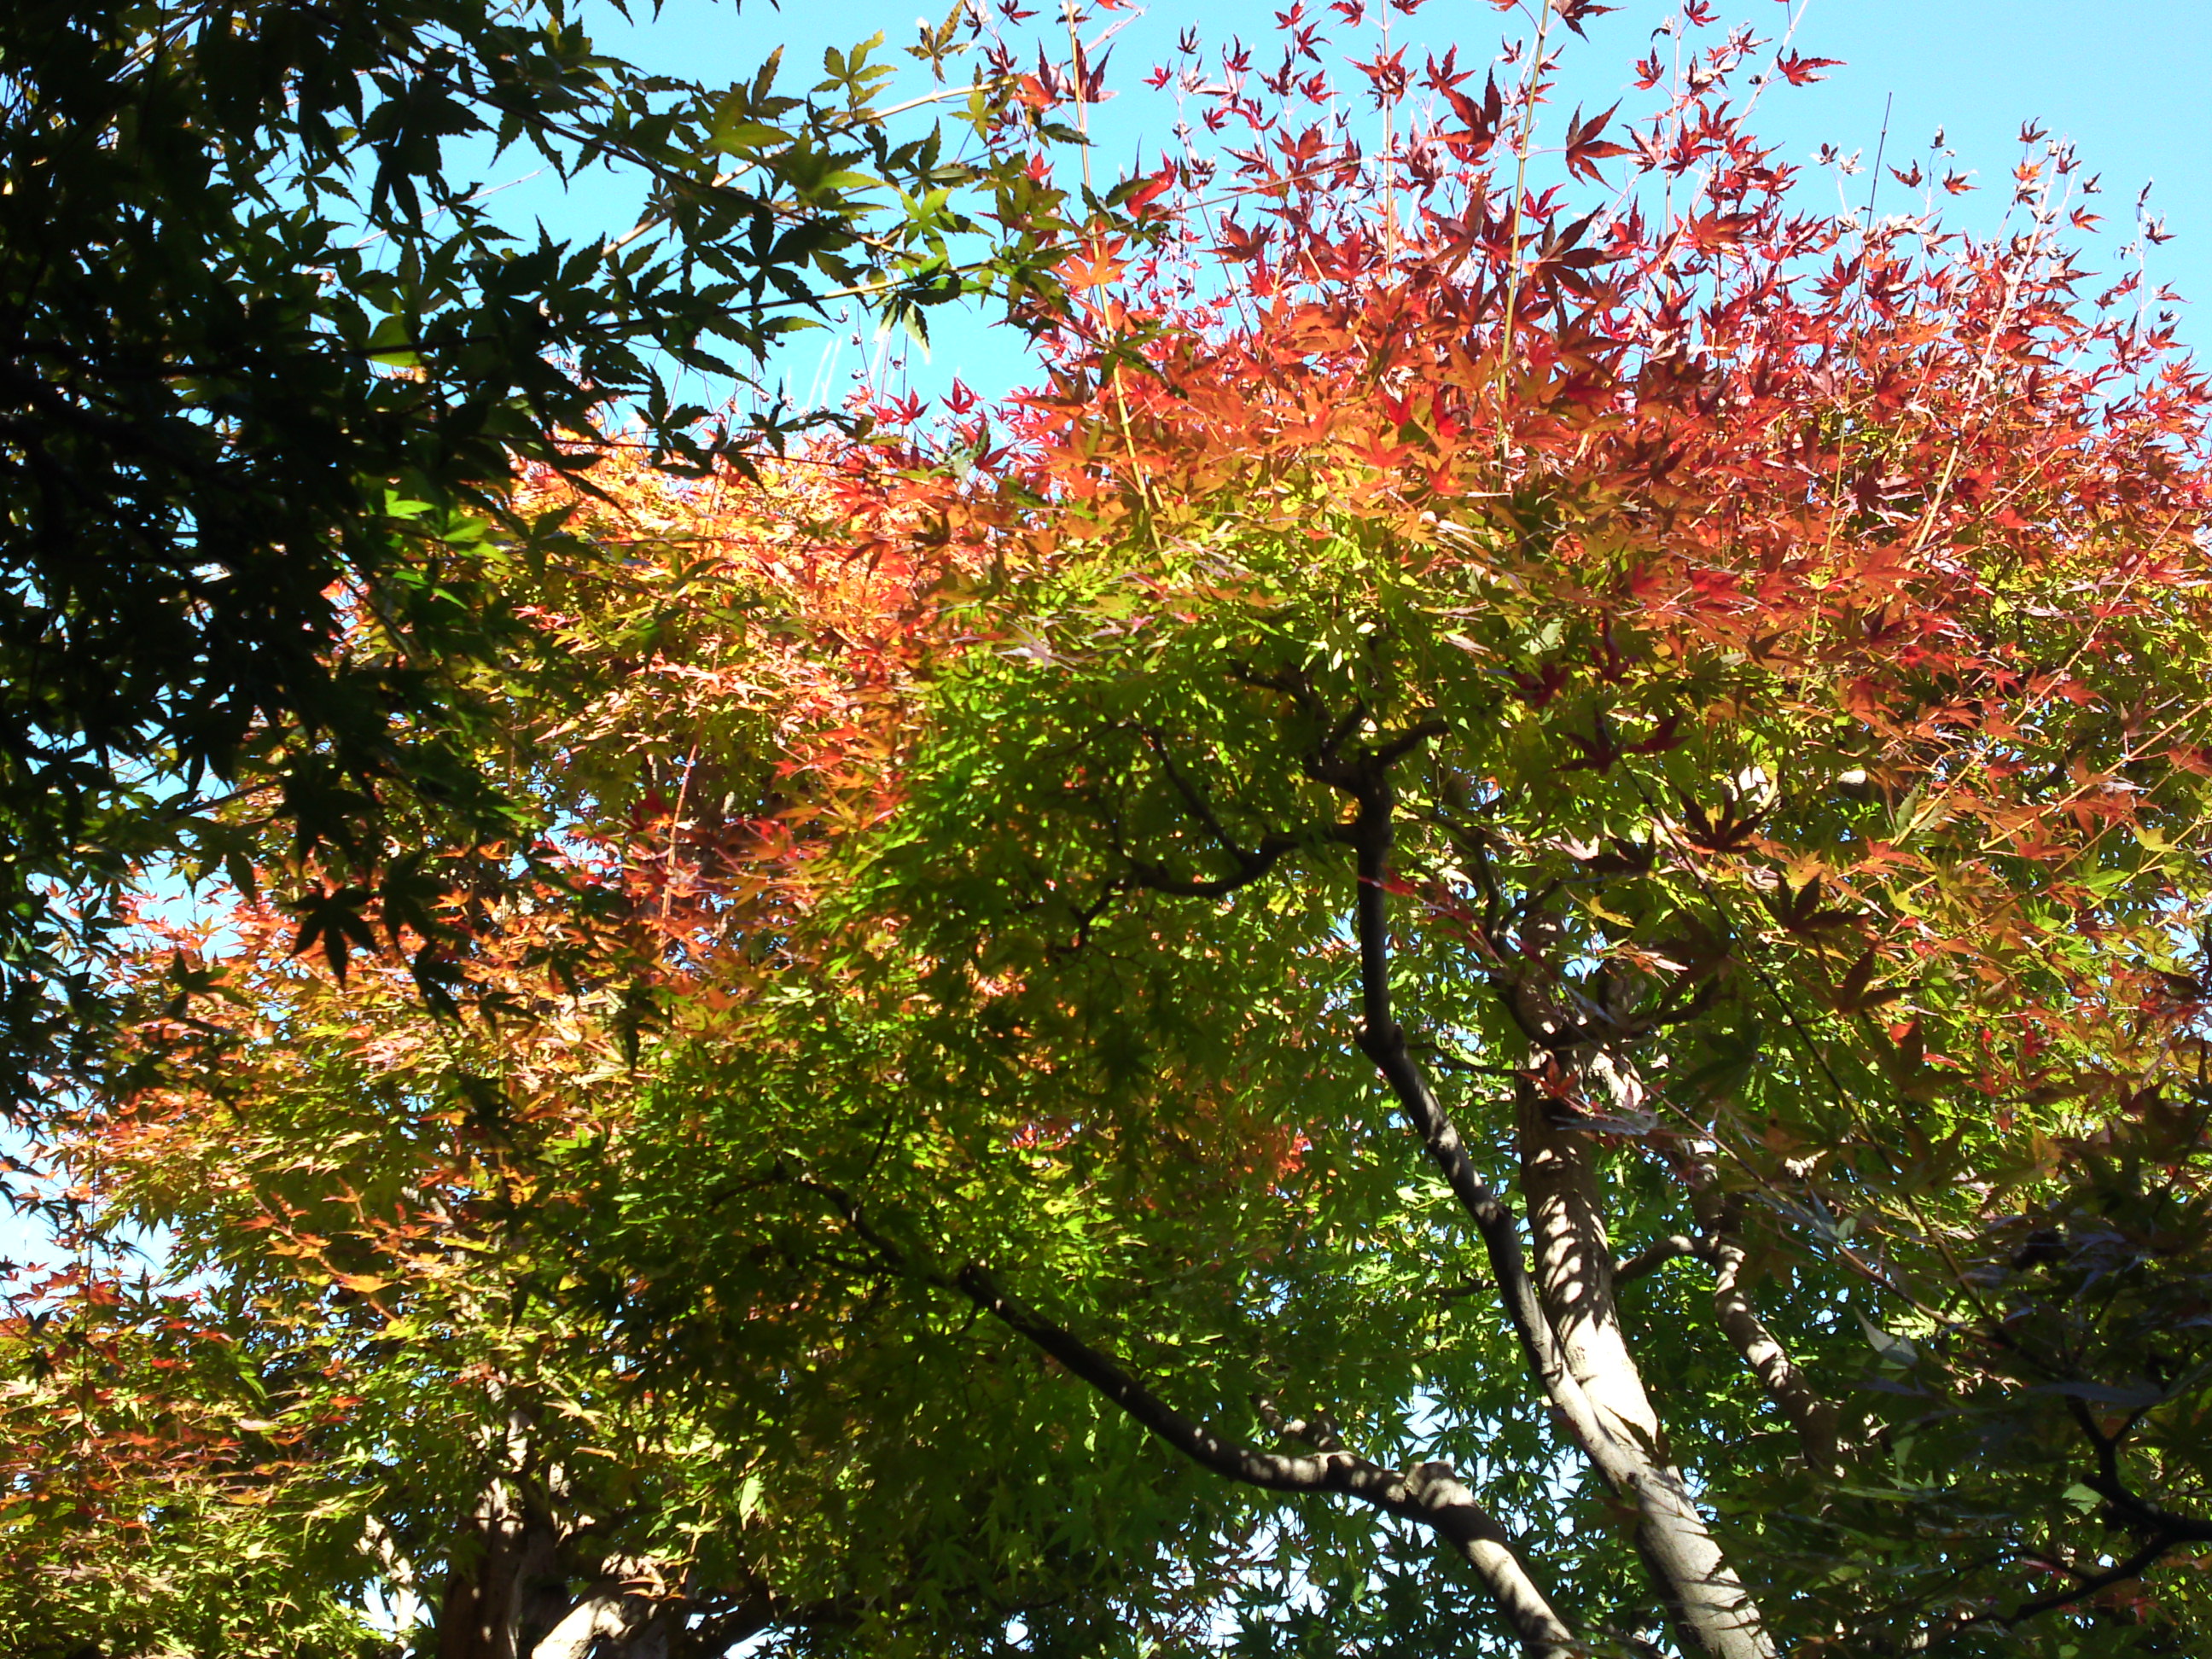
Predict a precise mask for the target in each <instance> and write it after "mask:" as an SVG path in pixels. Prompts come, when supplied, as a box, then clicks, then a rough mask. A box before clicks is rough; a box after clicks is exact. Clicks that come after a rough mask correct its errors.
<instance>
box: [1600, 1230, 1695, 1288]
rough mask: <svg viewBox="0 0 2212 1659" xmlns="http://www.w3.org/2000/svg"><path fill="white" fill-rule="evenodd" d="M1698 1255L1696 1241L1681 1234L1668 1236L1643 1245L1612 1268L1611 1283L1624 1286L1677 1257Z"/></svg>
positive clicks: (1656, 1270) (1655, 1270)
mask: <svg viewBox="0 0 2212 1659" xmlns="http://www.w3.org/2000/svg"><path fill="white" fill-rule="evenodd" d="M1699 1253H1700V1248H1699V1243H1698V1241H1697V1240H1696V1239H1694V1238H1691V1237H1687V1236H1686V1235H1685V1234H1682V1233H1672V1234H1669V1235H1668V1237H1665V1238H1662V1239H1658V1240H1656V1241H1655V1242H1653V1243H1650V1244H1647V1245H1645V1246H1644V1248H1643V1249H1640V1250H1638V1252H1637V1253H1636V1254H1635V1255H1632V1256H1630V1257H1629V1258H1628V1260H1627V1261H1624V1262H1622V1263H1621V1264H1620V1266H1619V1267H1616V1268H1614V1269H1613V1283H1614V1284H1615V1285H1626V1284H1627V1283H1629V1282H1630V1281H1631V1280H1632V1279H1642V1278H1644V1276H1645V1275H1647V1274H1650V1273H1656V1272H1658V1271H1659V1269H1660V1268H1662V1267H1665V1266H1666V1265H1667V1264H1668V1262H1670V1261H1674V1260H1675V1259H1676V1258H1677V1257H1680V1256H1686V1255H1699Z"/></svg>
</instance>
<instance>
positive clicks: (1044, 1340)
mask: <svg viewBox="0 0 2212 1659" xmlns="http://www.w3.org/2000/svg"><path fill="white" fill-rule="evenodd" d="M951 1282H952V1285H953V1287H954V1288H955V1289H957V1290H958V1291H960V1293H961V1294H962V1295H963V1296H965V1297H968V1299H969V1301H971V1302H973V1303H974V1304H975V1305H976V1306H977V1307H978V1308H981V1309H982V1310H984V1311H985V1312H987V1313H988V1314H990V1315H992V1316H994V1317H995V1318H996V1319H998V1320H999V1321H1000V1322H1001V1323H1003V1324H1004V1325H1006V1327H1007V1328H1008V1329H1010V1330H1012V1331H1013V1332H1015V1333H1016V1334H1018V1335H1020V1336H1021V1337H1023V1338H1024V1339H1025V1340H1027V1341H1029V1342H1030V1344H1031V1346H1035V1347H1036V1348H1038V1349H1040V1350H1041V1351H1042V1352H1045V1353H1047V1354H1049V1355H1050V1356H1051V1357H1052V1358H1054V1359H1056V1360H1058V1361H1059V1362H1060V1364H1061V1365H1063V1366H1065V1367H1066V1369H1067V1370H1068V1371H1069V1372H1071V1373H1072V1374H1073V1375H1074V1376H1077V1377H1079V1379H1081V1380H1082V1381H1083V1382H1085V1383H1089V1384H1090V1385H1091V1387H1092V1388H1093V1389H1096V1390H1097V1392H1098V1393H1100V1394H1102V1395H1104V1396H1105V1397H1106V1398H1107V1399H1109V1400H1110V1401H1113V1402H1114V1404H1115V1405H1116V1406H1118V1407H1120V1408H1121V1411H1122V1413H1124V1414H1125V1415H1127V1417H1128V1418H1129V1419H1131V1420H1133V1422H1135V1423H1137V1424H1139V1425H1141V1426H1142V1427H1144V1428H1145V1429H1146V1430H1147V1431H1150V1432H1151V1433H1152V1436H1153V1437H1155V1438H1157V1439H1159V1440H1162V1441H1164V1442H1165V1443H1167V1444H1168V1445H1170V1446H1171V1447H1173V1448H1174V1449H1176V1450H1177V1451H1179V1452H1181V1453H1182V1455H1184V1456H1186V1457H1188V1458H1189V1459H1190V1460H1191V1461H1192V1462H1195V1463H1198V1464H1200V1465H1201V1466H1202V1467H1204V1468H1208V1469H1211V1470H1212V1471H1213V1473H1215V1474H1219V1475H1224V1476H1225V1477H1227V1478H1228V1479H1230V1480H1236V1481H1238V1482H1240V1483H1242V1484H1243V1485H1245V1486H1257V1487H1260V1488H1261V1489H1262V1490H1264V1491H1267V1492H1327V1493H1332V1494H1336V1495H1340V1496H1343V1497H1347V1498H1358V1500H1359V1501H1361V1502H1362V1503H1364V1504H1370V1505H1372V1506H1373V1507H1374V1508H1376V1509H1378V1510H1383V1512H1384V1513H1385V1514H1388V1515H1393V1516H1398V1517H1399V1518H1400V1519H1401V1520H1407V1521H1413V1522H1419V1523H1420V1524H1421V1525H1423V1526H1425V1527H1426V1528H1429V1529H1430V1530H1431V1532H1433V1533H1435V1534H1437V1536H1438V1537H1440V1538H1442V1539H1443V1540H1444V1541H1446V1542H1448V1543H1449V1544H1450V1545H1452V1546H1453V1547H1454V1548H1455V1549H1456V1550H1457V1551H1458V1552H1459V1553H1460V1554H1461V1556H1462V1558H1463V1559H1465V1560H1466V1561H1467V1562H1468V1565H1471V1566H1472V1567H1474V1570H1475V1571H1476V1572H1477V1573H1478V1574H1479V1575H1480V1577H1481V1578H1482V1581H1483V1583H1484V1586H1485V1588H1486V1589H1488V1590H1489V1592H1490V1595H1491V1599H1492V1601H1495V1602H1496V1603H1497V1605H1498V1611H1499V1612H1500V1613H1503V1614H1504V1616H1505V1619H1506V1621H1507V1623H1509V1624H1510V1625H1511V1626H1512V1627H1513V1630H1514V1633H1515V1634H1516V1636H1518V1637H1519V1638H1520V1639H1521V1644H1522V1648H1523V1649H1524V1650H1526V1651H1527V1652H1528V1654H1530V1655H1531V1656H1535V1659H1568V1656H1569V1655H1570V1654H1571V1652H1572V1651H1573V1650H1574V1636H1573V1632H1571V1631H1570V1630H1569V1629H1568V1628H1567V1626H1566V1625H1565V1622H1564V1621H1563V1620H1561V1619H1560V1618H1559V1614H1558V1613H1555V1612H1554V1611H1553V1608H1552V1606H1551V1604H1550V1602H1549V1601H1547V1600H1546V1598H1545V1596H1544V1595H1543V1593H1542V1592H1541V1590H1539V1589H1537V1588H1536V1585H1535V1583H1534V1580H1532V1579H1531V1578H1530V1577H1528V1570H1527V1568H1525V1567H1524V1566H1522V1564H1521V1560H1520V1558H1519V1557H1518V1556H1517V1555H1516V1554H1515V1553H1514V1552H1513V1547H1512V1544H1511V1542H1510V1540H1509V1539H1508V1538H1507V1536H1506V1534H1505V1530H1504V1528H1502V1527H1501V1526H1499V1525H1498V1522H1497V1521H1496V1520H1495V1519H1494V1518H1493V1517H1492V1516H1491V1514H1490V1512H1489V1511H1488V1510H1486V1509H1484V1508H1483V1507H1482V1505H1481V1504H1480V1503H1479V1502H1477V1501H1476V1499H1475V1497H1474V1493H1473V1492H1470V1491H1468V1488H1467V1486H1466V1485H1465V1484H1464V1483H1462V1481H1461V1480H1459V1478H1458V1476H1457V1474H1455V1472H1454V1470H1453V1469H1452V1468H1451V1466H1450V1465H1449V1464H1448V1463H1423V1464H1420V1465H1419V1466H1417V1467H1416V1468H1412V1469H1409V1470H1407V1471H1405V1472H1403V1473H1402V1474H1401V1473H1400V1472H1398V1471H1396V1470H1392V1469H1387V1468H1383V1466H1382V1465H1380V1464H1377V1463H1373V1462H1369V1461H1368V1460H1367V1459H1366V1458H1364V1457H1360V1456H1358V1455H1355V1454H1353V1453H1352V1452H1348V1451H1344V1450H1340V1449H1339V1450H1331V1451H1317V1452H1316V1453H1315V1454H1313V1455H1285V1454H1283V1453H1279V1452H1263V1451H1258V1450H1255V1449H1253V1448H1251V1447H1249V1446H1245V1445H1243V1444H1241V1443H1237V1442H1236V1441H1233V1440H1229V1439H1225V1438H1224V1437H1221V1436H1219V1435H1217V1434H1216V1433H1214V1432H1213V1431H1212V1430H1211V1429H1209V1428H1207V1427H1206V1425H1204V1424H1202V1423H1200V1422H1197V1421H1195V1420H1194V1419H1191V1418H1188V1417H1185V1416H1184V1415H1183V1414H1182V1413H1181V1412H1179V1411H1176V1409H1175V1408H1174V1407H1171V1406H1170V1405H1168V1404H1167V1403H1166V1402H1165V1401H1163V1400H1161V1399H1160V1398H1159V1397H1158V1395H1155V1394H1153V1393H1152V1390H1151V1389H1147V1388H1146V1387H1145V1385H1144V1384H1143V1383H1139V1381H1138V1380H1137V1379H1136V1378H1135V1377H1134V1376H1131V1375H1130V1374H1129V1373H1128V1372H1127V1370H1123V1369H1122V1368H1121V1365H1119V1364H1116V1363H1115V1361H1114V1360H1113V1359H1112V1358H1109V1357H1108V1356H1107V1355H1105V1354H1103V1353H1101V1352H1099V1351H1098V1350H1097V1349H1096V1348H1093V1347H1091V1346H1090V1345H1089V1344H1088V1343H1085V1342H1084V1341H1083V1340H1080V1339H1079V1338H1078V1337H1076V1336H1075V1335H1074V1334H1073V1333H1071V1332H1069V1331H1068V1330H1066V1328H1063V1327H1061V1326H1060V1325H1058V1324H1055V1323H1054V1322H1052V1321H1051V1320H1049V1319H1047V1318H1046V1317H1044V1316H1043V1315H1042V1314H1040V1313H1038V1312H1037V1311H1036V1310H1034V1309H1032V1308H1030V1307H1029V1306H1028V1305H1027V1304H1024V1303H1023V1302H1020V1301H1018V1300H1017V1299H1016V1298H1015V1297H1012V1296H1011V1295H1010V1294H1008V1293H1007V1291H1006V1290H1005V1289H1004V1288H1003V1287H1002V1286H1001V1285H1000V1284H999V1283H998V1281H997V1279H994V1277H993V1276H992V1275H991V1273H989V1272H988V1271H987V1269H985V1268H983V1267H978V1266H976V1265H975V1264H974V1263H972V1262H971V1263H969V1265H968V1266H966V1267H962V1268H961V1269H960V1271H959V1272H958V1273H955V1274H954V1275H953V1277H952V1281H951ZM1299 1426H1300V1427H1301V1428H1304V1427H1306V1426H1308V1425H1299ZM1286 1427H1287V1425H1286ZM1330 1438H1334V1437H1333V1436H1330Z"/></svg>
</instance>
